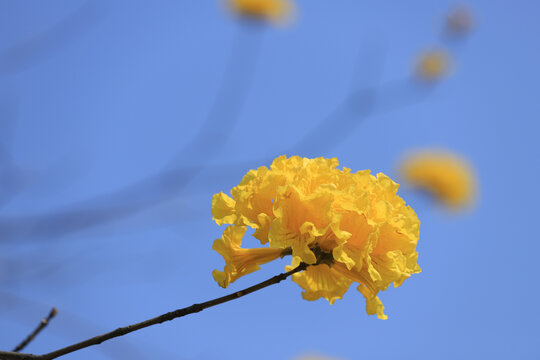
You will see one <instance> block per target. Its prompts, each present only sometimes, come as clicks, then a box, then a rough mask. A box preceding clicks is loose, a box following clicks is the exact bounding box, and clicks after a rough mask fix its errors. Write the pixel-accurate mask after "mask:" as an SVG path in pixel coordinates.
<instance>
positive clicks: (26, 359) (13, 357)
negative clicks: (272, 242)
mask: <svg viewBox="0 0 540 360" xmlns="http://www.w3.org/2000/svg"><path fill="white" fill-rule="evenodd" d="M308 266H309V265H308V264H305V263H301V264H300V265H298V266H297V267H296V268H294V269H293V270H291V271H289V272H286V273H282V274H279V275H276V276H274V277H272V278H270V279H268V280H266V281H263V282H261V283H258V284H256V285H253V286H250V287H248V288H246V289H244V290H240V291H237V292H235V293H232V294H229V295H225V296H222V297H219V298H217V299H213V300H209V301H206V302H203V303H200V304H193V305H191V306H188V307H186V308H183V309H178V310H174V311H171V312H168V313H166V314H163V315H160V316H157V317H155V318H152V319H149V320H145V321H143V322H140V323H137V324H133V325H128V326H125V327H121V328H118V329H116V330H113V331H111V332H108V333H106V334H102V335H98V336H95V337H93V338H90V339H88V340H84V341H81V342H79V343H76V344H73V345H70V346H67V347H65V348H62V349H60V350H56V351H53V352H50V353H48V354H44V355H32V354H22V353H16V352H7V351H0V359H1V360H51V359H56V358H57V357H60V356H63V355H66V354H69V353H72V352H74V351H77V350H81V349H84V348H87V347H89V346H92V345H98V344H101V343H102V342H104V341H107V340H110V339H113V338H115V337H119V336H123V335H126V334H129V333H131V332H134V331H137V330H140V329H144V328H145V327H149V326H152V325H157V324H161V323H163V322H165V321H170V320H173V319H176V318H179V317H182V316H186V315H189V314H193V313H198V312H200V311H203V310H204V309H207V308H209V307H212V306H216V305H219V304H223V303H226V302H228V301H231V300H234V299H238V298H241V297H242V296H244V295H247V294H251V293H252V292H255V291H257V290H261V289H264V288H265V287H267V286H270V285H274V284H277V283H279V282H281V281H283V280H285V279H286V278H288V277H289V276H291V275H292V274H295V273H297V272H300V271H303V270H305V269H306V268H307V267H308Z"/></svg>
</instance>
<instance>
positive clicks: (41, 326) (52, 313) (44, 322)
mask: <svg viewBox="0 0 540 360" xmlns="http://www.w3.org/2000/svg"><path fill="white" fill-rule="evenodd" d="M57 313H58V310H56V308H55V307H54V308H52V309H51V311H50V312H49V315H48V316H47V317H46V318H44V319H42V320H41V321H40V322H39V325H38V326H37V327H36V328H35V329H34V331H32V333H31V334H30V335H28V336H27V337H26V339H24V340H23V341H22V342H21V343H20V344H19V345H17V346H16V347H15V349H13V352H19V351H21V350H22V349H24V348H25V347H26V345H28V344H29V343H30V341H32V340H33V339H34V338H35V337H36V336H37V335H38V334H39V333H40V332H41V330H43V329H44V328H45V327H46V326H47V324H49V321H51V319H52V318H53V317H55V316H56V314H57Z"/></svg>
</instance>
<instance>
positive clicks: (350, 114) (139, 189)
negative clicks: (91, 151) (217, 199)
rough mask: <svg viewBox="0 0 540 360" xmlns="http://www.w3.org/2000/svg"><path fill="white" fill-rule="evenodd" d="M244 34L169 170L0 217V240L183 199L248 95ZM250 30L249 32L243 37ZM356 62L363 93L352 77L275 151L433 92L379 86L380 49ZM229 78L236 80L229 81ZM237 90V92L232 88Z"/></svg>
mask: <svg viewBox="0 0 540 360" xmlns="http://www.w3.org/2000/svg"><path fill="white" fill-rule="evenodd" d="M251 25H253V24H251ZM242 30H248V31H246V32H244V33H243V34H247V36H254V38H252V39H248V40H252V41H254V42H252V43H250V44H251V46H253V47H254V48H252V49H251V51H248V52H245V51H241V49H242V48H241V47H240V46H241V44H242V42H240V41H237V42H236V43H235V45H234V46H233V50H234V51H233V52H232V54H231V56H230V59H229V65H228V68H227V71H226V73H225V78H224V80H223V82H222V85H221V88H220V90H219V92H218V95H217V96H216V100H215V102H214V106H213V107H212V109H211V110H210V112H209V115H208V118H207V119H206V121H205V123H204V125H203V126H202V127H201V129H200V130H199V133H198V134H197V135H196V136H195V138H194V139H193V140H192V141H190V142H189V143H188V145H187V146H185V147H184V148H183V149H182V150H181V151H180V152H179V153H178V155H177V156H176V157H175V159H174V160H175V161H171V164H170V166H168V167H167V168H166V169H164V170H163V171H162V172H160V173H158V174H156V175H154V176H152V177H148V178H146V179H143V180H142V181H139V182H137V183H135V184H132V185H130V186H128V187H126V188H124V189H122V190H119V191H116V192H112V193H109V194H104V195H102V196H101V197H98V198H94V199H93V200H90V201H87V202H81V203H79V204H72V205H68V206H67V207H66V208H64V209H62V210H57V211H54V212H49V213H46V214H37V215H21V216H4V217H0V238H1V239H6V240H5V241H12V242H14V241H18V240H21V239H32V238H60V237H61V236H63V235H66V234H69V233H72V232H75V231H79V230H83V229H86V228H90V227H92V226H96V225H100V224H105V223H110V222H113V221H117V220H120V219H122V218H126V217H128V216H131V215H134V214H137V213H139V212H140V211H142V210H146V209H148V208H149V207H152V206H155V205H158V204H160V203H162V202H164V201H167V200H170V199H171V198H172V197H173V196H178V195H179V194H181V193H182V192H183V191H184V190H185V189H186V187H187V185H188V184H189V183H190V182H191V181H192V180H193V179H194V178H195V177H197V176H198V175H201V174H202V173H203V172H204V170H205V168H206V167H205V164H206V163H208V162H209V161H210V160H211V159H212V158H214V157H215V155H216V154H217V153H218V152H219V150H220V149H221V148H222V147H223V145H224V144H225V140H226V139H227V138H228V134H230V133H231V131H230V128H231V127H232V126H233V125H234V123H235V119H236V118H237V117H238V112H239V110H240V108H241V104H242V101H243V100H244V99H245V98H246V96H247V89H248V83H249V81H248V79H249V78H251V73H252V72H253V69H254V63H255V59H256V57H255V54H256V53H257V51H256V49H257V48H256V47H255V46H257V44H258V43H259V41H257V40H258V34H260V32H259V31H260V30H261V29H258V28H247V29H242ZM250 30H254V32H249V31H250ZM241 34H242V33H241ZM358 58H359V60H358V61H357V64H356V65H355V68H356V72H358V70H359V69H364V68H369V69H367V70H366V71H367V73H368V75H369V76H371V77H372V79H371V80H370V81H367V83H368V85H367V86H366V85H365V84H363V86H362V87H361V88H355V86H354V85H355V84H356V83H358V82H359V81H358V79H355V80H354V81H353V86H352V87H351V89H350V90H349V94H348V95H347V96H346V98H345V99H344V100H343V102H342V103H341V104H340V105H339V106H338V107H337V108H336V109H335V110H334V111H333V112H332V113H331V114H330V115H329V116H328V117H327V118H325V119H324V120H323V121H321V122H319V123H318V124H317V125H316V126H315V127H313V128H312V129H311V130H309V131H308V132H307V133H305V134H304V136H302V137H301V138H300V140H298V142H297V143H296V145H294V146H293V147H291V148H289V149H287V150H285V151H282V152H281V153H289V154H303V155H305V156H321V155H323V154H324V153H325V152H327V151H328V150H330V149H332V148H333V147H335V146H336V145H337V144H338V143H339V142H340V141H342V140H343V139H345V138H347V137H349V136H351V135H352V134H353V133H354V130H355V129H356V128H357V127H358V126H359V124H361V123H362V120H365V119H366V118H368V117H369V116H373V115H374V114H377V113H383V112H387V111H392V110H397V109H400V108H403V107H406V106H408V105H411V104H414V103H417V102H419V101H421V100H423V99H425V97H426V95H428V94H429V93H431V90H432V89H433V87H432V86H420V85H421V84H419V83H418V82H416V81H415V79H414V78H411V77H406V78H403V79H398V80H394V81H390V82H386V83H384V84H383V85H379V84H378V83H379V78H380V74H381V73H382V64H383V63H384V61H383V60H384V56H383V51H382V49H377V48H374V47H373V46H368V48H367V49H364V50H363V51H361V52H360V56H359V57H358ZM366 58H367V59H368V61H369V59H375V60H373V61H369V64H368V65H366V64H365V63H364V61H366ZM373 66H375V69H373ZM369 70H371V71H369ZM236 72H238V73H239V74H242V77H243V79H241V80H235V79H236V78H235V77H234V76H233V75H234V73H236ZM235 81H237V83H234V82H235ZM235 85H236V87H237V88H238V89H234V86H235ZM233 89H234V91H233ZM231 93H234V96H233V95H230V94H231ZM231 96H233V97H231ZM220 114H221V116H220ZM227 130H229V131H227ZM321 138H324V139H325V140H324V142H321V141H320V139H321ZM197 153H199V154H200V155H199V156H198V157H197V158H196V160H197V163H198V164H201V165H189V166H188V165H184V166H178V165H176V166H173V163H178V162H179V161H177V160H184V163H185V161H186V159H189V158H191V157H193V156H195V155H194V154H197ZM272 159H273V157H268V158H265V159H254V160H252V161H243V162H236V163H229V164H224V165H217V166H213V167H212V168H211V169H209V170H210V172H211V176H200V177H206V178H207V180H209V181H213V180H214V179H215V176H213V175H214V174H216V173H219V176H220V179H222V180H223V179H224V178H226V177H227V176H238V175H237V174H238V173H239V172H240V171H239V169H241V170H242V171H244V170H245V168H246V167H248V168H249V167H251V166H260V165H261V164H266V163H271V161H272ZM204 174H205V175H206V173H204ZM205 185H206V186H208V185H209V184H208V183H205V180H201V181H200V182H197V184H196V186H205Z"/></svg>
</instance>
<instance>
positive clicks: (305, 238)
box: [212, 156, 420, 319]
mask: <svg viewBox="0 0 540 360" xmlns="http://www.w3.org/2000/svg"><path fill="white" fill-rule="evenodd" d="M337 166H338V160H337V159H335V158H334V159H325V158H316V159H307V158H301V157H298V156H293V157H291V158H286V157H285V156H281V157H279V158H277V159H275V160H274V162H273V163H272V165H271V167H270V169H268V168H266V167H260V168H258V169H256V170H250V171H249V172H248V173H247V174H246V175H245V176H244V178H243V179H242V181H241V182H240V184H239V185H238V186H236V187H234V188H233V189H232V190H231V195H232V198H231V197H230V196H228V195H226V194H224V193H218V194H215V195H214V197H213V200H212V215H213V218H214V220H215V221H216V222H217V223H218V224H219V225H222V224H230V225H229V226H227V228H225V230H224V232H223V236H222V238H220V239H217V240H216V241H215V242H214V246H213V249H214V250H216V251H218V252H219V253H220V254H221V255H222V256H223V258H224V259H225V262H226V265H225V269H224V271H218V270H214V272H213V276H214V279H215V280H216V281H217V282H218V283H219V285H221V286H222V287H227V286H228V285H229V284H230V283H231V282H233V281H235V280H236V279H238V278H239V277H241V276H243V275H246V274H249V273H251V272H253V271H255V270H258V269H259V265H262V264H264V263H267V262H270V261H272V260H275V259H277V258H279V257H283V256H285V255H292V257H293V260H292V265H291V266H290V267H288V270H290V269H292V268H294V267H296V266H298V265H299V264H300V263H306V264H310V266H308V267H307V269H306V270H305V271H303V272H299V273H296V274H294V275H293V281H295V282H296V283H298V284H299V285H300V286H301V287H302V288H303V289H304V292H303V293H302V296H303V297H304V299H307V300H316V299H319V298H321V297H323V298H326V299H327V300H328V301H329V302H330V303H333V302H334V301H335V300H336V299H341V298H342V297H343V295H344V294H345V292H346V291H347V290H348V288H349V287H350V285H351V284H352V283H353V282H356V283H358V284H359V285H358V290H359V291H360V292H361V293H362V294H363V295H364V297H365V298H366V310H367V313H368V314H377V316H378V317H379V318H383V319H385V318H386V315H384V313H383V309H384V306H383V305H382V302H381V301H380V300H379V298H378V297H377V293H378V292H379V291H381V290H385V289H386V288H387V287H388V286H389V285H390V284H391V283H394V286H395V287H397V286H399V285H401V284H402V283H403V281H404V280H405V279H407V278H408V277H409V276H410V275H411V274H414V273H418V272H420V267H419V266H418V264H417V258H418V254H417V252H416V243H417V241H418V236H419V227H420V222H419V221H418V218H417V216H416V214H415V212H414V211H413V210H412V209H411V208H410V207H408V206H406V205H405V202H404V201H403V199H401V198H400V197H399V196H398V195H397V194H396V192H397V189H398V187H399V185H398V184H396V183H395V182H393V181H392V180H391V179H390V178H388V177H387V176H386V175H384V174H382V173H379V174H377V176H376V177H375V176H373V175H371V174H370V172H369V170H363V171H358V172H356V173H353V172H351V170H350V169H348V168H345V167H344V168H343V170H340V169H337ZM247 227H250V228H253V229H255V233H254V234H253V236H254V237H255V238H257V239H258V240H259V241H260V243H261V244H262V245H266V244H268V246H265V247H260V248H255V249H244V248H242V247H241V243H242V237H243V236H244V233H245V231H246V229H247Z"/></svg>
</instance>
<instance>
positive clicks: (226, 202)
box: [212, 192, 236, 225]
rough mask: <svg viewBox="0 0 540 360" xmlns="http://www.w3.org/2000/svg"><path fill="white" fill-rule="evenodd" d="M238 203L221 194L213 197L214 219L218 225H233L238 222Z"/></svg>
mask: <svg viewBox="0 0 540 360" xmlns="http://www.w3.org/2000/svg"><path fill="white" fill-rule="evenodd" d="M235 204H236V202H235V201H234V200H233V199H231V198H230V197H229V196H227V195H226V194H224V193H222V192H220V193H217V194H215V195H214V196H213V197H212V217H213V219H214V220H215V222H216V223H217V224H218V225H222V224H232V223H234V221H235V220H236V214H235V209H234V206H235Z"/></svg>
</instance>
